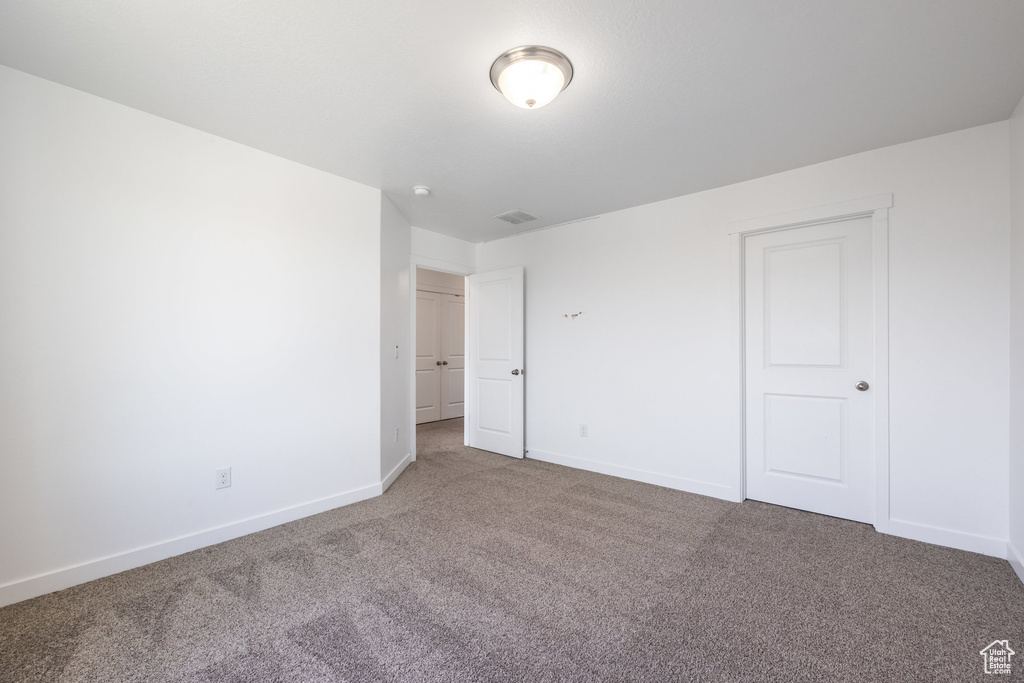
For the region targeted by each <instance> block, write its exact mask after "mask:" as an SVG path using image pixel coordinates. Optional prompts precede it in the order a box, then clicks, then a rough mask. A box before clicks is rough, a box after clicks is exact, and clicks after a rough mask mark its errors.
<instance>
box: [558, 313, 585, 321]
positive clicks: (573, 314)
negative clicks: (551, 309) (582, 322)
mask: <svg viewBox="0 0 1024 683" xmlns="http://www.w3.org/2000/svg"><path fill="white" fill-rule="evenodd" d="M581 315H583V311H580V312H579V313H566V314H564V315H563V316H562V317H563V318H572V319H573V320H575V319H576V318H578V317H579V316H581Z"/></svg>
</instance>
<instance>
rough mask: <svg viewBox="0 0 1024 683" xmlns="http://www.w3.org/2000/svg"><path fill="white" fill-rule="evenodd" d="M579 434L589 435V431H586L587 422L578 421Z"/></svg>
mask: <svg viewBox="0 0 1024 683" xmlns="http://www.w3.org/2000/svg"><path fill="white" fill-rule="evenodd" d="M580 436H590V434H589V432H588V431H587V423H586V422H581V423H580Z"/></svg>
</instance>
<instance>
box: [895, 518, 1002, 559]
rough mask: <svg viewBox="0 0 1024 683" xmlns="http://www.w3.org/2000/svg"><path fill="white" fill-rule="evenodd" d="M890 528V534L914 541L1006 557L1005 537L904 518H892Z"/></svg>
mask: <svg viewBox="0 0 1024 683" xmlns="http://www.w3.org/2000/svg"><path fill="white" fill-rule="evenodd" d="M888 522H889V528H888V529H887V530H886V531H885V533H887V534H889V535H890V536H899V537H900V538H909V539H911V540H913V541H923V542H924V543H933V544H935V545H941V546H945V547H947V548H957V549H958V550H967V551H969V552H972V553H981V554H982V555H990V556H992V557H998V558H1000V559H1006V550H1007V544H1006V539H1005V538H992V537H990V536H979V535H978V534H971V533H968V532H966V531H954V530H953V529H942V528H940V527H936V526H929V525H928V524H918V523H917V522H907V521H904V520H902V519H890V520H888Z"/></svg>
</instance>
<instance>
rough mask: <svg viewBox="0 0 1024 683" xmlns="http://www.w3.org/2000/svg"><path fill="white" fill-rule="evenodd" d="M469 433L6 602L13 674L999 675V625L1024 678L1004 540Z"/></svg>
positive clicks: (437, 436) (447, 677)
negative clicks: (371, 482) (371, 475)
mask: <svg viewBox="0 0 1024 683" xmlns="http://www.w3.org/2000/svg"><path fill="white" fill-rule="evenodd" d="M461 429H462V421H461V420H454V421H449V422H442V423H435V424H433V425H428V426H425V427H423V428H421V434H420V459H419V460H418V461H417V462H416V463H414V464H413V465H411V466H410V467H409V469H408V470H406V472H405V473H404V474H403V475H402V476H401V477H400V478H399V479H398V481H397V482H396V483H395V484H394V485H393V486H392V487H391V489H390V490H389V491H388V492H387V493H386V494H385V495H384V496H382V497H380V498H376V499H374V500H370V501H365V502H363V503H359V504H356V505H352V506H349V507H346V508H342V509H339V510H335V511H332V512H328V513H324V514H322V515H318V516H316V517H311V518H307V519H304V520H300V521H298V522H294V523H292V524H287V525H284V526H281V527H277V528H274V529H271V530H268V531H265V532H262V533H258V534H253V535H251V536H248V537H245V538H242V539H238V540H235V541H230V542H228V543H224V544H221V545H219V546H215V547H211V548H205V549H203V550H199V551H196V552H193V553H189V554H187V555H183V556H180V557H176V558H173V559H170V560H166V561H164V562H159V563H156V564H153V565H149V566H147V567H143V568H140V569H137V570H133V571H129V572H125V573H123V574H119V575H117V576H113V577H109V578H106V579H102V580H100V581H94V582H92V583H89V584H86V585H83V586H78V587H76V588H72V589H70V590H66V591H63V592H60V593H55V594H52V595H48V596H44V597H41V598H37V599H35V600H30V601H27V602H23V603H20V604H18V605H13V606H10V607H7V608H4V609H2V610H0V680H3V681H55V680H61V681H560V680H572V681H589V680H605V681H631V680H645V681H684V680H685V681H723V682H726V681H728V682H732V681H901V682H903V681H961V680H963V681H982V680H991V679H995V678H997V677H994V676H986V675H984V674H983V673H982V658H981V656H980V655H979V650H981V649H982V648H983V647H984V646H986V645H987V644H988V643H990V642H991V641H993V640H995V639H997V638H998V639H1000V640H1001V639H1005V638H1008V639H1009V640H1010V645H1011V647H1013V648H1014V649H1016V650H1017V652H1019V653H1020V654H1018V655H1017V656H1016V657H1015V659H1016V661H1014V663H1013V664H1014V675H1013V676H1012V677H1011V678H1010V680H1019V679H1021V678H1024V585H1022V584H1021V582H1020V581H1019V580H1018V579H1017V577H1016V576H1015V575H1014V574H1013V571H1012V569H1011V568H1010V566H1009V565H1008V564H1007V563H1006V562H1005V561H1003V560H997V559H994V558H990V557H984V556H981V555H974V554H971V553H965V552H961V551H957V550H950V549H946V548H939V547H935V546H930V545H926V544H923V543H916V542H913V541H906V540H902V539H899V538H893V537H888V536H884V535H881V534H878V533H876V532H875V531H874V530H873V529H871V528H870V527H868V526H865V525H862V524H856V523H853V522H847V521H843V520H838V519H832V518H829V517H822V516H819V515H813V514H809V513H804V512H798V511H794V510H789V509H786V508H779V507H774V506H771V505H765V504H761V503H754V502H749V501H748V502H746V503H743V504H742V505H739V504H734V503H726V502H723V501H719V500H714V499H711V498H704V497H701V496H696V495H691V494H686V493H680V492H677V491H671V490H668V489H663V488H659V487H656V486H649V485H645V484H639V483H635V482H630V481H624V480H620V479H615V478H612V477H606V476H602V475H597V474H591V473H588V472H581V471H576V470H572V469H567V468H563V467H559V466H555V465H548V464H545V463H539V462H535V461H530V460H527V461H518V460H513V459H511V458H505V457H502V456H497V455H492V454H489V453H483V452H480V451H474V450H471V449H467V448H464V447H463V446H462V445H461V443H462V441H461ZM998 678H999V679H1000V680H1007V677H1005V676H1003V677H998Z"/></svg>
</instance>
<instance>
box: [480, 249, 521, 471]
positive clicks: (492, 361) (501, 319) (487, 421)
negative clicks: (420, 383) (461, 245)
mask: <svg viewBox="0 0 1024 683" xmlns="http://www.w3.org/2000/svg"><path fill="white" fill-rule="evenodd" d="M523 381H524V368H523V269H522V268H507V269H505V270H499V271H494V272H492V273H479V274H477V275H470V276H469V381H468V386H469V397H468V398H469V405H470V408H469V415H468V418H467V419H468V425H467V430H468V432H469V445H470V446H472V447H474V448H480V449H482V450H485V451H492V452H494V453H501V454H502V455H509V456H512V457H514V458H522V457H523V454H524V453H523V445H524V439H525V436H524V431H523V427H524V424H523V412H524V405H523V397H524V386H523Z"/></svg>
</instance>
